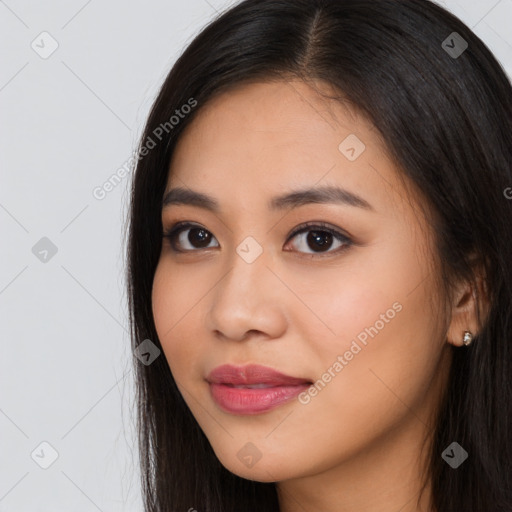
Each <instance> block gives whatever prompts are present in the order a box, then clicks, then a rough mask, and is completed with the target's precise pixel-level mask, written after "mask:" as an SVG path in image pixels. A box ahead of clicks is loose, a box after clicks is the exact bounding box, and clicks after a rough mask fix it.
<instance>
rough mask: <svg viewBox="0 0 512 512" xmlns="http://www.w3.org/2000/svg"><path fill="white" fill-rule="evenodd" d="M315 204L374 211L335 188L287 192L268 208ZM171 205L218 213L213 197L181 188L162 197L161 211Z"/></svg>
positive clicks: (347, 191)
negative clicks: (329, 204) (188, 206)
mask: <svg viewBox="0 0 512 512" xmlns="http://www.w3.org/2000/svg"><path fill="white" fill-rule="evenodd" d="M315 203H316V204H321V203H333V204H345V205H348V206H354V207H358V208H363V209H365V210H371V211H375V210H374V208H373V206H372V205H371V204H370V203H368V201H366V200H365V199H363V198H362V197H360V196H358V195H357V194H355V193H353V192H350V191H349V190H346V189H344V188H341V187H336V186H327V187H320V188H308V189H301V190H294V191H291V192H287V193H286V194H282V195H280V196H276V197H274V198H272V199H271V200H270V201H269V204H268V206H269V209H271V210H283V209H285V208H297V207H299V206H303V205H307V204H315ZM173 204H174V205H177V204H184V205H191V206H197V207H199V208H204V209H206V210H209V211H211V212H214V213H219V212H220V205H219V203H218V202H217V200H215V199H214V198H213V197H210V196H208V195H206V194H203V193H201V192H196V191H194V190H190V189H187V188H183V187H176V188H173V189H171V190H169V192H167V193H166V194H165V195H164V198H163V201H162V209H165V208H166V207H168V206H170V205H173Z"/></svg>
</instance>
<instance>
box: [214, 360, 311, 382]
mask: <svg viewBox="0 0 512 512" xmlns="http://www.w3.org/2000/svg"><path fill="white" fill-rule="evenodd" d="M206 380H207V381H208V382H210V383H213V384H233V385H235V386H243V385H252V384H266V385H269V386H296V385H298V384H311V381H310V380H308V379H302V378H300V377H290V376H289V375H285V374H284V373H281V372H278V371H276V370H273V369H272V368H269V367H268V366H261V365H258V364H250V365H247V366H233V365H229V364H224V365H221V366H217V368H214V369H213V370H212V371H211V372H210V373H209V374H208V377H206Z"/></svg>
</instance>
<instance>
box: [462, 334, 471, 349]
mask: <svg viewBox="0 0 512 512" xmlns="http://www.w3.org/2000/svg"><path fill="white" fill-rule="evenodd" d="M472 341H473V335H472V334H471V332H470V331H464V338H463V340H462V342H463V343H464V345H466V347H467V346H468V345H470V344H471V342H472Z"/></svg>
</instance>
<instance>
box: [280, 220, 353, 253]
mask: <svg viewBox="0 0 512 512" xmlns="http://www.w3.org/2000/svg"><path fill="white" fill-rule="evenodd" d="M293 238H296V239H297V242H296V243H295V247H296V248H297V250H298V251H299V252H305V253H306V254H317V253H333V252H338V251H339V250H343V249H346V248H347V247H348V246H349V245H351V240H350V239H349V238H348V237H346V236H345V235H343V234H341V233H340V232H339V231H337V230H335V229H333V228H330V227H328V226H326V225H323V224H313V225H306V226H303V227H302V228H299V229H297V230H296V231H295V232H294V233H293V234H292V235H290V240H291V239H293ZM333 247H334V249H333ZM307 249H311V250H310V251H308V250H307ZM331 249H333V250H331Z"/></svg>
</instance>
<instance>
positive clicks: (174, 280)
mask: <svg viewBox="0 0 512 512" xmlns="http://www.w3.org/2000/svg"><path fill="white" fill-rule="evenodd" d="M404 186H405V185H404V183H402V182H401V181H400V180H399V179H398V175H397V169H396V167H395V165H394V164H393V163H392V162H391V160H390V159H389V158H388V156H387V155H386V152H385V148H384V146H383V143H382V142H381V140H380V138H379V136H378V133H377V131H376V130H375V128H374V127H373V126H372V125H371V124H370V123H368V122H367V121H365V119H363V118H362V117H361V116H360V115H358V114H356V113H355V112H354V111H349V110H348V109H347V108H345V107H343V106H342V105H341V104H340V103H335V102H327V101H326V100H324V99H322V98H321V97H320V96H319V95H318V94H316V93H315V92H314V90H313V89H312V88H311V87H310V86H308V85H306V84H305V83H303V82H300V81H296V82H284V81H283V82H275V83H257V84H250V85H245V86H243V87H240V88H238V89H236V90H235V91H232V92H229V93H224V94H223V95H221V96H219V97H217V98H216V99H214V100H213V101H212V102H211V103H210V104H209V105H206V106H205V108H203V109H202V110H201V112H200V113H199V115H198V117H197V118H196V119H195V120H194V121H193V123H192V124H191V125H190V126H189V127H188V129H187V130H186V131H185V132H184V134H183V136H182V138H181V139H180V142H179V144H178V146H177V148H176V151H175V153H174V155H173V159H172V162H171V166H170V173H169V180H168V184H167V188H166V194H167V193H168V192H169V191H171V190H174V189H177V188H180V189H184V191H185V192H186V193H187V195H185V194H181V195H177V194H176V195H175V196H174V198H172V199H171V198H169V200H168V204H167V206H165V207H164V209H163V210H162V221H163V227H164V230H168V231H170V230H171V229H172V228H173V226H174V225H175V224H176V223H178V222H184V221H186V222H190V223H192V224H193V227H192V228H191V227H190V226H188V227H185V228H183V229H182V230H181V231H180V232H178V233H176V234H175V236H174V238H173V239H172V243H171V240H170V239H165V240H164V242H163V248H162V252H161V256H160V260H159V263H158V267H157V269H156V274H155V278H154V284H153V297H152V298H153V313H154V319H155V325H156V328H157V333H158V336H159V339H160V342H161V344H162V347H163V351H164V353H165V357H166V358H167V361H168V363H169V366H170V369H171V371H172V374H173V376H174V378H175V380H176V383H177V385H178V388H179V390H180V391H181V393H182V395H183V398H184V400H185V401H186V403H187V404H188V406H189V408H190V410H191V411H192V413H193V415H194V417H195V418H196V420H197V422H198V423H199V425H200V426H201V428H202V430H203V431H204V433H205V435H206V436H207V437H208V439H209V441H210V443H211V445H212V447H213V449H214V451H215V453H216V455H217V457H218V458H219V459H220V461H221V462H222V464H223V465H224V466H225V467H226V468H227V469H229V470H230V471H231V472H233V473H235V474H238V475H240V476H242V477H244V478H248V479H252V480H258V481H284V480H289V479H294V478H299V477H306V476H312V475H316V474H318V473H323V472H325V471H327V470H336V468H338V469H339V470H340V471H342V468H348V467H351V468H352V470H353V474H354V475H355V474H357V472H358V471H359V470H360V471H363V468H366V469H365V471H367V472H368V471H370V472H371V471H372V469H370V466H369V465H368V464H366V465H365V464H363V465H359V462H362V461H366V463H368V461H376V460H385V459H386V456H385V454H386V453H388V450H389V449H391V446H393V447H394V454H395V458H394V459H393V460H394V462H393V463H394V464H402V465H405V464H408V463H411V462H412V461H415V460H416V459H417V456H418V454H417V449H419V446H420V444H421V441H422V440H423V438H424V437H425V435H426V433H427V431H428V430H430V428H431V427H432V423H431V416H432V411H433V408H434V407H435V406H436V404H437V403H438V399H439V396H440V393H441V392H442V388H443V386H444V380H443V379H444V378H445V376H446V370H447V368H448V366H447V364H446V362H447V361H448V355H449V352H448V351H447V350H443V349H445V348H446V347H447V345H446V342H445V333H446V329H447V327H448V323H447V318H448V317H447V314H446V311H444V310H441V308H439V309H436V308H434V306H433V305H432V304H435V303H436V301H437V302H439V295H438V289H437V288H436V286H435V284H434V283H435V281H434V277H435V275H436V270H435V266H434V264H433V261H434V260H433V254H434V248H433V245H432V240H431V238H430V236H429V233H430V229H429V227H428V226H427V225H426V224H425V222H424V220H423V217H422V215H421V213H420V208H419V205H418V203H417V202H416V200H417V199H416V196H415V195H414V194H413V193H412V192H411V191H410V190H409V191H408V190H406V189H405V188H404ZM328 188H330V192H329V193H325V194H324V193H323V192H325V191H327V190H328ZM336 189H339V190H338V191H336ZM306 190H308V191H310V192H308V194H305V195H303V196H301V195H299V194H296V195H291V196H290V194H293V193H294V192H295V193H296V192H304V191H306ZM322 191H323V192H322ZM343 191H344V192H343ZM192 193H194V194H196V193H197V194H203V195H205V196H208V197H209V198H210V203H209V204H205V202H204V201H203V202H202V203H201V204H200V201H190V199H191V198H192ZM315 195H316V196H318V197H314V196H315ZM284 196H289V197H288V198H287V199H282V197H284ZM356 196H357V197H356ZM279 198H281V199H279ZM213 204H215V205H216V209H213V208H212V207H211V206H212V205H213ZM206 206H209V207H206ZM304 223H309V226H303V224H304ZM319 224H320V225H319ZM301 226H302V227H301ZM198 228H199V229H198ZM297 228H299V229H298V231H299V232H298V233H296V234H294V232H295V231H297ZM338 233H339V235H338ZM225 364H228V365H233V366H236V367H239V366H245V365H250V364H257V365H263V366H266V367H269V368H271V369H273V370H276V371H278V372H281V373H282V374H286V375H288V376H291V377H296V378H297V379H298V380H297V381H294V382H292V381H283V380H280V379H277V380H272V379H270V380H265V379H264V378H263V376H262V375H263V374H258V373H257V372H256V373H255V374H252V373H250V372H247V373H244V371H243V369H242V370H241V371H240V372H239V373H238V374H237V372H235V375H238V378H239V379H240V380H238V381H235V382H234V383H235V384H237V385H242V384H244V383H245V384H255V383H260V384H264V385H265V386H267V387H266V389H265V388H263V389H262V387H261V386H260V389H257V388H255V387H254V386H252V388H245V389H243V388H236V387H233V381H232V380H231V381H230V379H229V377H227V376H226V375H229V374H225V373H224V374H222V372H221V375H219V376H218V377H219V380H220V381H221V382H224V384H222V383H220V384H219V383H217V384H216V385H212V384H210V383H209V382H208V381H207V378H208V377H209V375H210V372H212V370H214V369H215V368H216V367H218V366H220V365H225ZM231 376H232V375H231ZM244 376H246V377H247V376H252V377H253V380H250V381H245V380H244ZM304 382H309V383H313V384H312V385H311V386H310V387H308V384H307V383H306V384H304ZM230 384H231V385H230ZM268 386H271V387H268ZM299 393H300V394H299ZM214 397H215V398H214ZM280 400H282V401H280ZM398 446H400V447H401V449H400V450H398V451H397V450H396V448H397V447H398ZM377 466H378V465H377ZM378 468H379V471H382V467H381V466H378ZM388 470H389V471H393V469H392V464H391V465H390V466H389V468H388Z"/></svg>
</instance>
